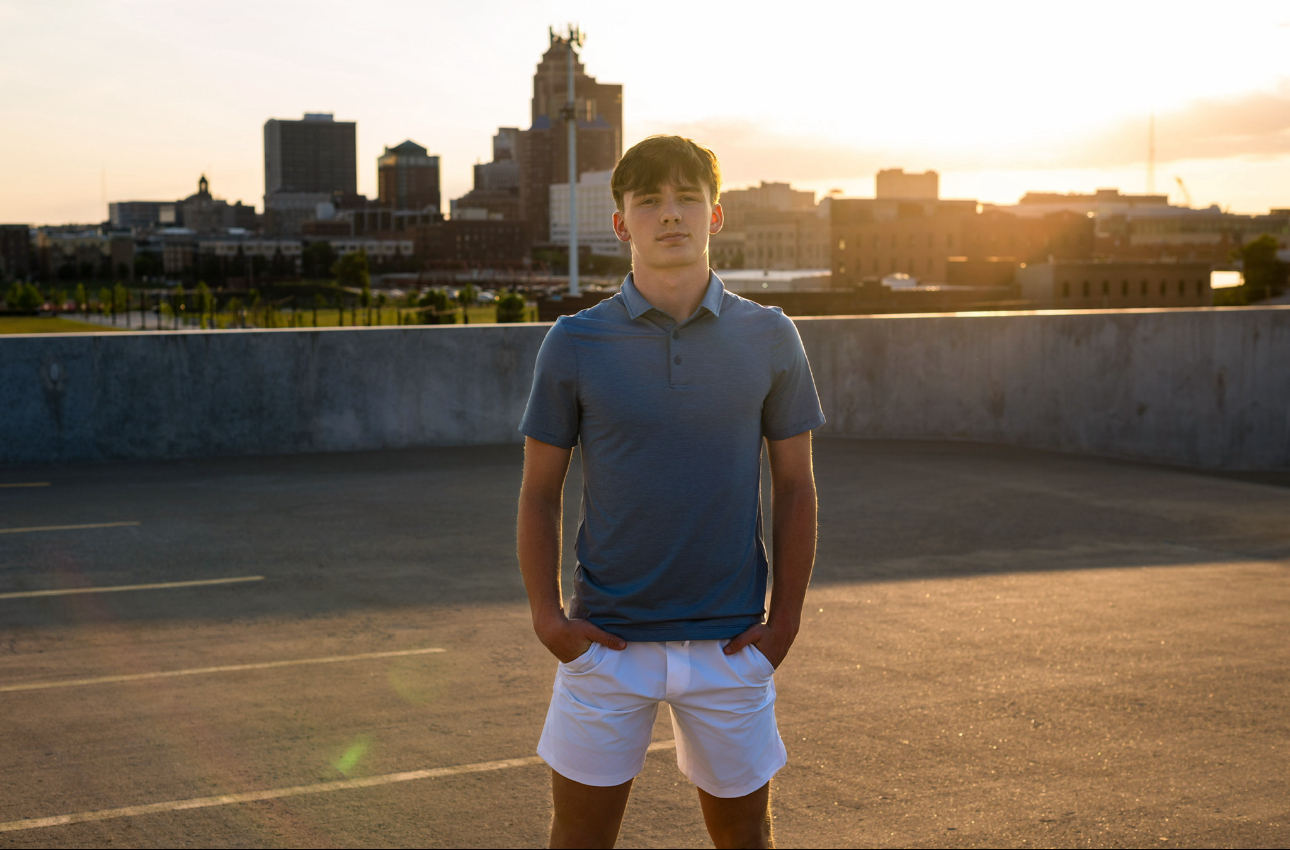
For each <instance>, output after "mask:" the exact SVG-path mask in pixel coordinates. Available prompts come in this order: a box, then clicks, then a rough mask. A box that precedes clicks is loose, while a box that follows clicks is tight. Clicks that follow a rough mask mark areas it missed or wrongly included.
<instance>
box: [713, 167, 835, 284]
mask: <svg viewBox="0 0 1290 850" xmlns="http://www.w3.org/2000/svg"><path fill="white" fill-rule="evenodd" d="M720 201H721V210H722V213H723V214H724V218H725V224H724V225H723V226H722V228H721V232H720V233H717V234H716V235H714V236H713V237H712V239H711V240H710V242H709V246H708V256H709V262H711V263H712V265H713V267H715V268H749V269H752V268H758V269H827V268H828V267H829V261H830V255H829V250H828V244H829V222H828V219H827V217H822V215H823V211H822V210H821V209H820V208H819V207H818V206H817V205H816V203H815V193H814V192H806V191H802V190H799V189H794V188H793V187H792V186H790V185H789V184H787V183H767V182H765V181H762V183H761V184H760V185H758V186H751V187H748V188H745V189H728V190H722V192H721V198H720Z"/></svg>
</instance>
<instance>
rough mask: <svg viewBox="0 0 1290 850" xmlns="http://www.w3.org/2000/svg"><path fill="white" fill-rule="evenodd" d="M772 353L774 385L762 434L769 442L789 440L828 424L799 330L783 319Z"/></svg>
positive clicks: (763, 411) (764, 410)
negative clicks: (825, 422)
mask: <svg viewBox="0 0 1290 850" xmlns="http://www.w3.org/2000/svg"><path fill="white" fill-rule="evenodd" d="M778 318H779V327H778V328H777V330H776V334H775V346H774V350H773V351H772V353H771V369H772V375H771V385H770V392H769V393H768V394H767V395H766V400H765V402H763V403H762V408H761V432H762V435H763V436H765V437H766V439H768V440H787V439H788V438H789V437H795V436H797V435H798V434H801V433H802V432H804V431H811V430H814V429H816V428H818V427H820V426H821V425H823V424H824V411H823V410H822V409H821V408H820V397H819V395H818V394H817V393H816V391H815V379H814V378H813V377H812V376H811V364H810V363H808V362H807V361H806V350H805V349H804V348H802V338H801V337H800V336H798V333H797V326H796V325H794V324H793V320H792V319H789V318H788V317H787V316H782V315H781V316H779V317H778Z"/></svg>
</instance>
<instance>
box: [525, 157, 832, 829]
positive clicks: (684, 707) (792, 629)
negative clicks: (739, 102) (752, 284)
mask: <svg viewBox="0 0 1290 850" xmlns="http://www.w3.org/2000/svg"><path fill="white" fill-rule="evenodd" d="M611 185H612V189H613V193H614V200H615V202H616V204H617V208H618V211H617V212H616V213H614V230H615V232H616V233H617V234H618V238H619V239H621V240H622V241H624V242H629V243H631V252H632V272H631V274H629V275H628V276H627V279H626V281H624V283H623V286H622V291H621V292H620V293H619V294H617V295H615V296H614V297H613V298H610V299H608V300H605V301H602V302H601V303H600V304H598V305H596V306H595V307H592V308H591V309H589V310H583V311H582V312H581V313H578V314H577V315H576V316H566V317H562V318H561V319H560V320H559V321H557V322H556V324H555V326H554V327H553V328H551V330H550V332H549V333H548V334H547V336H546V340H545V341H544V342H543V343H542V349H541V351H540V352H539V354H538V360H537V367H536V371H535V374H534V377H533V391H532V394H531V396H530V397H529V403H528V409H527V410H526V411H525V414H524V421H523V423H522V424H521V426H520V430H521V431H522V432H523V433H524V435H525V437H526V440H525V444H524V445H525V448H524V483H523V486H522V489H521V492H520V506H519V561H520V569H521V571H522V572H523V574H524V583H525V586H526V588H527V589H528V596H529V604H530V606H531V608H532V613H533V628H534V630H535V631H536V632H537V636H538V638H539V639H540V640H541V641H542V643H543V644H545V645H546V647H547V649H549V650H550V651H551V654H552V655H554V656H555V657H556V658H557V659H558V660H559V661H560V666H559V669H558V670H557V672H556V679H555V688H554V693H553V695H552V699H551V707H550V710H549V712H548V714H547V720H546V726H545V728H544V729H543V730H542V739H541V742H540V743H539V745H538V754H539V755H541V756H542V758H543V759H544V760H545V761H546V762H547V764H548V765H550V767H551V770H552V796H553V798H554V804H555V817H554V820H553V823H552V826H551V846H553V847H611V846H613V844H614V842H615V840H616V839H617V836H618V828H619V826H620V824H621V823H622V818H623V811H624V809H625V808H626V805H627V797H628V794H629V793H630V791H631V784H632V779H633V778H634V777H635V776H636V774H637V773H639V772H640V770H641V768H642V767H643V766H644V763H645V753H646V748H647V747H648V746H649V743H650V734H651V730H652V728H653V726H654V720H655V716H656V713H657V711H658V704H659V702H661V701H666V702H667V703H668V704H669V705H670V707H671V713H672V726H673V730H674V732H675V737H676V753H677V763H678V765H679V767H680V768H681V770H682V772H684V773H685V775H686V776H687V777H688V778H689V779H690V781H691V782H693V783H694V784H695V785H696V786H697V787H698V789H699V801H700V805H701V807H702V810H703V816H704V820H705V822H706V823H707V826H708V832H709V833H710V835H711V836H712V840H713V842H714V843H715V844H716V845H717V846H718V847H767V846H770V843H771V832H770V779H771V777H772V776H773V775H774V774H775V773H776V772H777V771H778V770H779V769H780V768H781V767H783V766H784V763H785V761H786V759H787V755H786V753H785V750H784V744H783V742H782V741H781V740H780V737H779V731H778V729H777V727H776V724H775V684H774V680H773V673H774V671H775V668H777V667H778V666H779V665H780V663H781V662H782V661H783V660H784V656H786V655H787V654H788V650H789V647H790V646H791V645H792V643H793V639H794V638H795V637H796V635H797V630H798V626H799V624H800V621H801V610H802V602H803V599H804V597H805V594H806V585H807V582H808V581H809V579H810V574H811V566H812V564H813V562H814V559H815V482H814V478H813V475H812V471H811V433H810V432H811V429H813V428H818V427H819V426H820V425H822V424H823V423H824V415H823V413H822V412H821V410H820V404H819V399H818V398H817V396H816V392H815V384H814V382H813V380H812V378H811V371H810V367H809V366H808V365H807V362H806V355H805V353H804V351H803V350H802V343H801V340H800V339H799V337H798V335H797V329H796V328H795V327H794V326H793V323H792V322H791V321H790V320H789V319H787V318H786V317H785V316H784V315H783V313H782V312H780V310H779V309H778V308H766V307H762V306H760V305H758V304H754V303H753V302H751V301H747V300H745V299H743V298H740V297H738V296H737V295H733V294H731V293H729V292H726V291H725V288H724V287H723V286H722V284H721V281H720V280H719V279H718V278H717V276H716V275H715V274H713V273H712V272H711V270H710V269H709V267H708V237H709V236H710V235H711V234H713V233H716V232H718V231H719V230H720V229H721V225H722V220H723V219H722V212H721V206H720V204H719V203H718V200H719V197H720V190H721V176H720V171H719V169H718V166H717V160H716V157H715V156H714V155H713V154H712V152H711V151H709V150H707V149H705V148H702V147H700V146H699V145H697V144H695V143H694V142H692V141H690V140H689V139H683V138H680V137H678V136H654V137H651V138H649V139H646V140H645V141H643V142H641V143H639V144H637V145H636V146H635V147H633V148H632V149H631V150H629V151H628V152H627V153H626V155H625V156H623V158H622V161H620V162H619V163H618V167H617V168H616V169H614V175H613V180H612V184H611ZM763 440H764V441H765V443H766V446H767V449H768V453H769V457H770V467H771V480H772V490H771V492H772V510H773V521H774V564H775V569H774V579H773V582H772V588H771V599H770V612H769V616H768V617H766V619H765V620H764V621H763V616H764V615H765V614H766V608H765V602H766V579H767V572H768V570H767V558H766V550H765V547H764V545H763V543H762V526H761V452H762V442H763ZM578 444H580V445H581V447H582V466H583V480H584V486H583V494H582V516H581V524H580V526H579V529H578V540H577V547H576V548H577V571H576V573H575V578H574V592H573V598H572V600H571V602H570V610H569V612H568V613H567V614H566V613H565V611H564V607H563V605H562V597H561V593H560V533H561V532H560V529H561V497H562V493H563V489H564V479H565V475H566V473H567V471H568V468H569V458H570V454H571V451H572V448H573V446H574V445H578Z"/></svg>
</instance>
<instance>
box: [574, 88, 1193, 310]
mask: <svg viewBox="0 0 1290 850" xmlns="http://www.w3.org/2000/svg"><path fill="white" fill-rule="evenodd" d="M566 73H568V72H566ZM1186 294H1187V281H1185V280H1180V281H1178V296H1179V297H1180V298H1181V297H1182V296H1184V295H1186Z"/></svg>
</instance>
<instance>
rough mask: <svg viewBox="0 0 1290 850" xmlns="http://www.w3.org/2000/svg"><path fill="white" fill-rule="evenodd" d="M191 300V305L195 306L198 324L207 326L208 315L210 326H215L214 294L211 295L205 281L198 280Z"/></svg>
mask: <svg viewBox="0 0 1290 850" xmlns="http://www.w3.org/2000/svg"><path fill="white" fill-rule="evenodd" d="M193 302H194V303H193V306H194V307H196V308H197V321H198V324H199V325H200V326H201V327H203V328H205V327H207V322H206V317H207V315H209V316H210V327H212V328H213V327H215V296H213V295H211V288H210V287H209V286H207V285H206V281H204V280H203V281H198V283H197V291H196V292H195V293H194V294H193Z"/></svg>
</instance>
